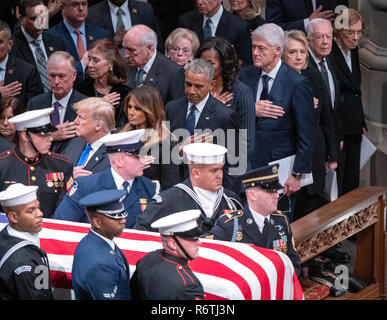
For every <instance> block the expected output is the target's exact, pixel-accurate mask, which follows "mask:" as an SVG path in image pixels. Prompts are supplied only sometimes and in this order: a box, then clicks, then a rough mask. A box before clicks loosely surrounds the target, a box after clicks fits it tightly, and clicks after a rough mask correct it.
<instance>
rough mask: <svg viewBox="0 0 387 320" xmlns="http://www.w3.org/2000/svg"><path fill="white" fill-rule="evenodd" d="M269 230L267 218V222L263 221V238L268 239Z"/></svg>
mask: <svg viewBox="0 0 387 320" xmlns="http://www.w3.org/2000/svg"><path fill="white" fill-rule="evenodd" d="M268 230H269V223H268V219H267V218H265V222H264V223H263V229H262V237H263V239H265V240H266V239H267V232H268Z"/></svg>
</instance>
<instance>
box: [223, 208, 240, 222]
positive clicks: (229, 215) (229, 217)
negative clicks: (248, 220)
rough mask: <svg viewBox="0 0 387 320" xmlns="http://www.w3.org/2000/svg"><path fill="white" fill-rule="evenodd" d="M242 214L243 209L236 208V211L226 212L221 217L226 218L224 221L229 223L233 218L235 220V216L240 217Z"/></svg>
mask: <svg viewBox="0 0 387 320" xmlns="http://www.w3.org/2000/svg"><path fill="white" fill-rule="evenodd" d="M225 211H226V210H225ZM241 216H243V211H242V210H234V211H228V212H225V213H224V214H222V215H221V216H220V217H222V218H224V219H225V221H224V223H227V222H229V221H231V220H233V219H235V218H239V217H241Z"/></svg>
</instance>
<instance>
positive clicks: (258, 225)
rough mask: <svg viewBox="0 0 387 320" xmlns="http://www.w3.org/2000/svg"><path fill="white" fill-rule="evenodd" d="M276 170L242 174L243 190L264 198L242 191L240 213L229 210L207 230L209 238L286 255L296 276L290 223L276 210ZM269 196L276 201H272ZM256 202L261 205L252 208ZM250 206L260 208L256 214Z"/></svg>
mask: <svg viewBox="0 0 387 320" xmlns="http://www.w3.org/2000/svg"><path fill="white" fill-rule="evenodd" d="M278 167H279V165H277V164H274V165H270V166H266V167H262V168H258V169H255V170H252V171H249V172H247V173H246V174H245V175H243V177H242V184H243V187H244V188H245V190H248V189H250V188H258V189H259V190H260V192H262V191H263V192H264V193H266V195H264V197H263V196H259V195H258V196H256V195H255V196H254V195H251V194H249V193H248V192H247V191H246V197H247V205H246V206H245V207H244V208H243V210H236V211H231V212H228V213H225V214H223V215H222V216H220V217H219V219H218V220H217V221H216V224H215V226H214V227H213V228H212V230H211V234H212V236H210V238H213V239H216V240H225V241H233V242H234V241H235V242H244V243H250V244H253V245H256V246H259V247H264V248H267V249H273V250H278V251H281V252H283V253H285V254H287V255H288V257H289V258H290V260H291V261H292V263H293V266H294V269H295V272H296V274H297V275H300V272H301V259H300V256H299V254H298V253H297V251H296V250H295V244H294V239H293V234H292V230H291V228H290V224H289V222H288V219H287V217H286V216H285V215H284V214H283V213H282V212H281V211H280V210H276V203H277V202H278V193H277V190H278V189H282V186H281V185H280V184H279V182H278ZM274 193H275V194H276V195H274ZM261 195H262V193H261ZM270 195H272V196H270ZM273 197H274V199H277V200H273ZM257 202H258V203H260V204H261V205H260V206H259V207H257V206H255V203H257ZM273 203H274V205H273ZM252 207H254V208H261V212H257V211H256V210H254V209H252ZM263 208H265V209H266V210H271V209H273V211H272V212H270V211H268V212H264V211H265V209H263Z"/></svg>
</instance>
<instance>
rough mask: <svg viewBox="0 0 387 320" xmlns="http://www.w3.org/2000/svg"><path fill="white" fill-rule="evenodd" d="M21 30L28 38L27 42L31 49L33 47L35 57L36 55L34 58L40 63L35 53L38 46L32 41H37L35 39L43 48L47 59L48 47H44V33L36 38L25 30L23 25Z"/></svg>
mask: <svg viewBox="0 0 387 320" xmlns="http://www.w3.org/2000/svg"><path fill="white" fill-rule="evenodd" d="M21 31H22V32H23V34H24V37H25V38H26V40H27V42H28V46H29V47H30V49H31V52H32V55H33V57H34V59H35V62H36V63H38V62H37V60H36V53H35V51H36V47H35V45H34V44H33V43H32V42H33V41H35V40H37V41H38V43H39V47H40V49H42V51H43V54H44V58H45V59H46V61H47V52H46V48H45V47H44V43H43V37H42V35H39V37H37V38H36V39H34V38H32V37H31V36H30V35H29V34H28V33H27V32H26V31H25V30H24V28H23V27H21Z"/></svg>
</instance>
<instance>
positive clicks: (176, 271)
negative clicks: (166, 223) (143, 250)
mask: <svg viewBox="0 0 387 320" xmlns="http://www.w3.org/2000/svg"><path fill="white" fill-rule="evenodd" d="M131 282H132V292H133V299H134V300H198V299H203V297H204V294H203V287H202V284H201V283H200V281H199V280H198V278H197V277H196V276H195V274H194V273H193V272H192V271H191V269H190V267H189V264H188V260H186V259H183V258H179V257H175V256H172V255H170V254H168V253H166V252H164V251H163V250H162V249H160V250H156V251H153V252H150V253H148V254H147V255H146V256H144V257H143V258H142V259H140V260H139V261H138V262H137V265H136V272H135V273H134V275H133V277H132V279H131ZM138 282H140V283H141V284H142V285H141V287H138V286H137V283H138ZM156 284H157V285H156Z"/></svg>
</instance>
